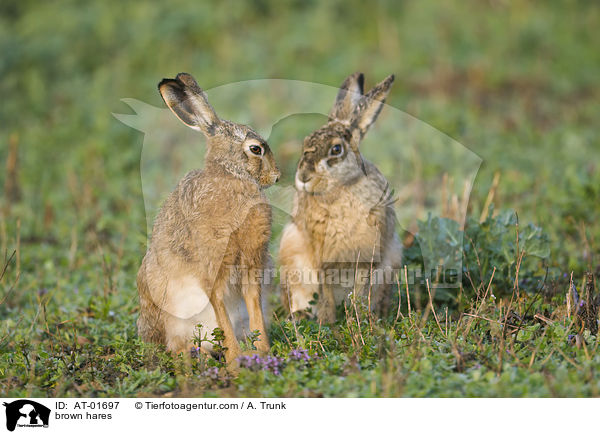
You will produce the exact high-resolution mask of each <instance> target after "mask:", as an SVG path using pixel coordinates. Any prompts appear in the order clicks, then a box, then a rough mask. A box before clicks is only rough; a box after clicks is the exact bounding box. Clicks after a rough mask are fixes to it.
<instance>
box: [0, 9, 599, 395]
mask: <svg viewBox="0 0 600 434" xmlns="http://www.w3.org/2000/svg"><path fill="white" fill-rule="evenodd" d="M211 3H212V2H208V3H206V4H199V3H198V2H190V1H184V0H178V1H175V2H170V3H169V4H168V5H167V4H160V3H156V4H153V5H151V6H150V5H144V4H141V3H125V4H123V3H120V2H100V1H97V2H88V4H85V5H83V4H80V3H79V2H75V1H62V2H52V3H44V4H39V3H36V2H32V1H25V2H22V1H21V2H16V1H15V2H13V1H8V2H3V4H2V6H0V51H1V52H2V53H3V54H2V56H1V58H0V75H1V76H2V81H1V82H0V91H1V94H2V97H3V101H2V104H1V105H0V124H1V125H2V129H1V131H0V161H2V162H3V165H2V167H6V170H2V171H0V185H3V186H5V188H4V190H3V193H2V196H1V200H0V206H1V207H2V212H1V214H0V249H1V250H0V255H1V256H0V267H3V266H4V264H6V270H5V272H4V273H2V268H0V273H2V274H3V277H2V279H1V280H0V291H1V292H0V394H1V395H6V396H137V395H166V396H190V395H195V396H197V395H204V396H248V395H251V396H258V395H261V396H262V395H264V396H598V395H599V392H598V388H599V387H600V384H599V383H598V382H599V380H600V378H599V377H598V374H597V373H596V372H598V368H599V367H600V359H599V358H598V357H599V356H598V354H597V351H596V346H597V341H596V336H595V334H593V333H592V331H594V330H593V323H594V321H595V317H594V321H591V322H590V320H588V319H587V317H586V315H587V313H586V312H587V311H585V312H584V313H581V314H576V313H574V312H572V311H568V309H567V303H566V297H567V291H568V288H569V281H570V275H571V272H573V280H574V284H575V285H576V287H577V290H578V291H579V292H580V293H582V294H584V297H585V294H590V297H593V296H594V295H595V291H597V288H596V287H595V286H594V285H590V286H589V288H588V289H587V290H583V289H582V288H583V287H586V286H588V285H587V283H586V282H589V281H592V280H593V279H592V278H591V277H586V272H588V271H589V272H591V273H592V276H595V278H597V276H598V272H599V268H598V267H599V263H598V254H599V253H600V247H599V244H598V239H599V238H600V227H599V226H598V223H597V219H598V215H599V213H600V202H599V201H598V198H599V197H600V168H599V166H598V164H599V162H600V158H599V157H600V151H599V150H600V140H599V135H598V129H597V124H598V119H599V115H600V105H599V104H598V100H599V97H600V95H599V93H600V90H599V88H598V84H597V77H598V76H600V51H599V50H598V49H597V43H596V41H597V40H598V37H599V36H600V35H599V31H598V29H599V28H600V8H599V7H598V5H596V4H595V3H594V2H585V1H579V2H575V1H566V0H565V1H548V2H544V3H543V4H541V3H538V4H537V5H534V3H533V2H527V1H516V2H500V1H493V2H479V1H453V2H434V1H420V2H404V3H400V4H398V3H397V2H386V1H380V2H377V3H376V4H374V5H373V6H369V7H366V6H364V5H361V4H359V2H354V1H351V2H323V3H320V2H319V3H318V2H293V3H291V4H290V5H287V6H285V7H284V6H283V4H280V3H279V2H273V1H268V0H263V1H254V2H250V3H247V4H246V5H238V4H237V3H234V2H231V3H228V2H214V3H212V4H211ZM357 70H360V71H363V72H364V73H365V74H366V77H367V81H368V83H369V84H372V83H374V82H375V81H376V80H380V79H382V78H383V77H384V76H386V75H387V74H389V73H391V72H393V73H395V74H396V84H395V85H394V88H393V90H392V93H391V95H390V98H389V100H388V102H389V104H390V105H392V106H394V107H396V108H398V109H400V110H403V111H404V112H406V113H408V114H410V115H412V116H414V117H416V118H418V119H420V120H421V121H423V122H426V123H428V124H430V125H431V126H433V127H434V128H436V129H437V130H439V131H441V132H443V133H445V134H448V135H449V136H450V137H452V138H453V139H454V140H456V141H457V142H459V143H461V144H463V145H464V146H466V147H467V148H469V149H471V150H472V151H474V152H475V153H476V154H478V155H479V156H480V157H481V158H482V160H483V164H482V166H481V168H480V170H479V172H478V173H477V177H476V179H475V184H474V186H473V191H472V194H471V196H470V199H469V203H468V215H469V216H470V217H471V219H472V222H473V223H472V225H471V226H470V228H471V229H467V231H469V230H471V232H468V233H469V234H470V236H471V237H473V236H475V235H477V237H478V241H476V242H475V247H473V248H472V250H471V251H468V249H469V247H468V246H469V245H468V244H465V249H466V250H467V254H468V255H469V256H468V261H467V262H466V266H467V268H468V269H467V271H469V272H470V277H471V280H473V283H472V284H471V282H470V281H469V279H468V278H467V277H464V278H463V279H461V281H462V282H463V287H462V290H461V291H460V293H459V294H458V295H457V294H453V296H452V297H446V296H445V295H444V294H443V293H438V294H435V300H434V304H433V305H434V307H435V312H436V316H437V318H438V320H439V327H438V323H437V322H436V320H435V316H434V315H433V311H431V309H430V308H428V294H427V292H426V289H425V288H424V287H423V285H413V286H411V288H410V293H411V301H412V312H411V315H410V317H409V315H408V310H407V304H406V296H405V295H406V294H405V289H404V287H401V290H402V291H401V293H402V295H403V296H402V309H401V314H402V315H401V316H400V318H399V319H398V320H397V321H395V312H394V314H392V316H391V317H389V318H385V319H383V320H377V319H375V318H372V317H370V316H369V314H368V312H366V311H365V309H364V306H363V305H362V304H361V303H360V302H358V303H357V304H356V305H352V306H349V308H350V309H351V312H350V314H347V313H346V312H344V310H343V309H342V308H341V309H340V311H339V315H338V319H339V321H338V323H337V324H335V325H333V326H331V327H325V326H323V327H321V328H319V326H318V324H317V323H315V322H314V321H308V320H304V319H303V320H297V321H291V320H289V319H285V318H284V317H283V316H282V315H279V316H278V318H279V320H274V321H273V324H272V325H271V329H270V334H271V336H270V337H271V341H272V346H273V350H272V356H277V357H282V358H284V359H285V360H288V362H286V366H285V367H282V370H281V373H280V375H275V374H273V373H272V372H266V371H253V370H250V369H242V371H241V372H240V375H239V376H238V377H237V378H232V377H230V376H229V374H227V373H226V372H225V371H224V370H221V371H219V372H218V374H214V375H213V374H207V372H212V371H207V364H208V365H211V364H214V361H210V360H204V359H194V360H189V359H187V360H186V359H182V358H179V357H173V356H171V355H170V354H168V353H166V352H164V351H163V350H162V349H160V348H156V347H155V346H152V345H147V344H144V343H142V342H140V341H139V339H138V338H137V336H136V330H135V320H136V317H137V291H136V288H135V274H136V272H137V268H138V266H139V263H140V261H141V258H142V257H143V254H144V252H145V248H146V216H145V213H144V201H143V195H142V184H141V180H140V158H141V150H142V145H143V141H144V136H143V134H142V133H140V132H139V131H136V130H134V129H131V128H129V127H127V126H126V125H124V124H122V123H120V122H119V121H118V120H116V119H115V118H114V117H113V116H112V115H111V113H123V112H127V110H128V109H127V107H126V106H125V105H123V103H121V102H120V99H121V98H125V97H129V98H136V99H139V100H141V101H145V102H147V103H149V104H153V105H155V106H162V103H161V101H160V97H159V95H158V93H157V92H156V83H157V82H158V81H159V80H160V79H161V78H162V77H168V76H174V75H175V74H176V73H178V72H180V71H187V72H190V73H193V74H194V75H195V76H196V78H197V79H198V81H199V82H200V84H201V85H202V86H204V87H205V88H207V89H210V88H212V87H216V86H219V85H224V84H227V83H231V82H236V81H242V80H249V79H264V78H285V79H294V80H303V81H308V82H315V83H323V84H327V85H330V86H338V85H339V84H340V83H341V81H342V80H343V78H344V77H346V76H347V75H348V74H350V73H352V72H354V71H357ZM255 98H256V100H254V101H253V103H254V104H256V105H257V106H260V105H266V106H268V105H269V104H272V101H270V95H262V94H261V95H256V97H255ZM325 109H327V108H325ZM240 112H243V107H242V108H241V109H240ZM308 120H309V123H311V125H312V124H313V123H314V124H316V125H318V122H319V120H318V119H314V118H310V117H309V118H308ZM313 121H314V122H313ZM293 122H296V121H295V120H294V118H290V119H289V120H288V121H286V123H285V124H282V125H281V128H280V129H279V130H275V131H274V132H273V136H272V137H271V140H270V142H271V146H272V148H273V149H274V151H275V155H276V156H277V159H278V162H279V164H280V165H281V167H282V168H285V169H286V172H285V173H284V175H285V176H287V177H288V178H287V179H289V177H291V176H292V175H293V167H294V165H295V163H296V161H297V159H298V157H299V156H298V153H297V152H296V148H294V146H291V145H286V142H285V140H286V134H287V135H288V136H289V131H297V130H298V129H296V130H294V129H293V128H291V130H289V131H288V130H287V129H286V128H287V127H286V125H288V124H290V123H293ZM298 122H300V121H298ZM375 128H377V127H375ZM301 138H302V137H301V136H299V137H293V139H294V140H301ZM287 139H290V140H291V139H292V138H289V137H287ZM290 143H292V144H293V143H294V142H290ZM286 146H287V147H286ZM370 152H372V153H373V157H374V158H375V159H377V158H379V159H381V160H386V157H387V155H385V154H384V151H382V150H378V149H372V150H370ZM15 156H17V157H18V164H17V165H16V166H15V165H14V164H13V163H12V161H13V157H15ZM4 162H6V166H5V164H4ZM419 164H420V167H421V172H420V180H419V182H420V183H422V184H421V185H427V183H428V182H431V181H432V180H433V179H437V178H436V177H440V176H441V175H442V174H440V173H439V164H438V162H435V161H428V160H423V161H420V162H419ZM13 168H16V170H14V171H13V170H12V169H13ZM496 173H498V174H499V177H500V178H499V185H498V188H497V190H496V192H495V195H494V198H493V204H494V206H495V209H496V210H499V211H500V213H499V214H498V216H502V215H506V216H508V215H512V216H514V213H509V212H507V211H506V210H515V211H516V212H517V213H518V217H519V227H518V230H519V232H520V233H527V232H526V231H527V230H529V231H530V232H529V233H533V234H534V235H535V237H539V243H540V244H539V245H537V247H540V246H545V247H547V252H546V251H542V250H539V249H537V250H535V249H534V250H535V252H534V253H537V254H538V255H537V256H535V255H533V254H531V252H526V253H527V255H526V256H525V259H524V262H523V264H522V268H520V269H519V273H521V274H520V276H519V277H518V278H517V279H516V280H515V277H516V274H517V265H518V263H519V255H520V253H521V252H522V250H523V246H522V245H521V246H520V248H517V246H516V245H515V243H514V241H513V240H515V239H516V231H517V226H516V221H515V220H511V219H513V218H514V217H507V220H506V221H505V223H506V224H501V222H499V221H494V222H489V223H488V224H487V226H486V224H482V225H478V224H476V223H475V222H476V221H478V220H479V217H480V215H481V213H482V210H483V208H484V204H485V202H486V198H487V196H488V193H489V191H490V187H491V184H492V179H493V177H494V174H496ZM434 196H435V195H434ZM438 201H439V199H438ZM433 208H434V209H437V210H438V211H440V210H441V208H442V204H441V203H439V202H437V203H434V205H433ZM505 212H506V213H505ZM440 214H441V211H440ZM498 218H500V217H498ZM417 221H421V227H426V222H427V216H426V215H425V214H421V215H416V214H415V215H414V217H413V222H412V223H413V225H414V227H415V228H416V227H417ZM446 223H447V222H446ZM530 223H532V224H533V225H535V226H530V229H526V228H527V227H528V225H529V224H530ZM448 224H449V223H448ZM537 228H539V229H540V231H539V232H536V231H537ZM280 230H281V227H280V226H277V227H274V236H277V234H278V233H279V231H280ZM420 236H421V237H422V239H427V237H433V238H432V239H434V240H436V242H439V243H442V244H440V245H443V243H444V242H445V241H444V240H440V239H437V238H435V237H436V233H435V231H434V232H427V231H422V232H421V233H420ZM536 239H538V238H536ZM405 241H406V243H407V244H410V237H406V238H405ZM473 251H477V253H478V255H475V254H474V252H473ZM13 252H15V254H14V256H12V257H11V254H12V253H13ZM272 253H273V255H274V256H275V257H276V256H277V251H276V248H273V251H272ZM412 253H414V251H413V250H411V248H410V247H409V248H408V250H407V257H406V261H407V263H408V264H409V265H412V266H419V264H420V263H421V262H420V261H421V259H420V258H419V257H418V254H414V255H413V256H411V255H412ZM478 256H479V259H480V262H481V263H480V264H478V263H477V259H476V258H477V257H478ZM486 260H487V262H486ZM494 267H495V268H496V271H495V275H494V278H493V279H492V280H491V282H492V283H491V285H490V291H489V292H488V293H487V295H485V293H486V289H487V285H488V282H490V279H491V274H492V272H493V270H494ZM481 268H485V269H484V270H481ZM515 281H516V282H517V283H518V284H519V294H518V297H517V295H516V291H513V287H514V286H515ZM491 294H494V297H495V298H492V297H491ZM446 295H447V294H446ZM484 295H485V296H484ZM513 295H514V297H513ZM394 303H397V299H395V300H394ZM589 305H590V303H589V302H588V306H589ZM393 306H394V309H395V308H396V306H397V304H394V305H393ZM446 307H448V325H447V327H446ZM354 309H356V311H354V315H353V314H352V311H353V310H354ZM511 311H512V312H513V313H511ZM279 313H280V314H281V311H280V310H279ZM466 314H470V315H476V317H473V316H469V315H466ZM357 317H358V321H357ZM586 328H587V330H586ZM570 335H573V336H571V337H569V336H570ZM293 348H305V349H307V350H309V353H310V355H311V359H310V361H309V362H300V361H289V359H288V354H289V352H290V350H291V349H293Z"/></svg>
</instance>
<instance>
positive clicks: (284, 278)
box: [279, 223, 321, 312]
mask: <svg viewBox="0 0 600 434" xmlns="http://www.w3.org/2000/svg"><path fill="white" fill-rule="evenodd" d="M279 261H280V263H281V290H282V291H281V293H282V302H283V306H284V307H285V308H286V309H288V310H289V311H290V312H297V311H304V310H306V309H308V308H310V307H311V304H310V302H311V301H312V300H313V299H314V294H318V293H319V281H320V279H319V277H320V274H321V273H319V271H318V270H317V268H316V267H315V266H314V264H313V262H314V261H313V259H312V257H311V254H310V249H309V243H308V241H307V240H306V238H305V237H304V235H303V234H302V233H301V232H300V231H299V230H298V227H297V226H296V225H295V224H294V223H288V224H287V225H286V226H285V228H284V229H283V234H282V236H281V243H280V249H279Z"/></svg>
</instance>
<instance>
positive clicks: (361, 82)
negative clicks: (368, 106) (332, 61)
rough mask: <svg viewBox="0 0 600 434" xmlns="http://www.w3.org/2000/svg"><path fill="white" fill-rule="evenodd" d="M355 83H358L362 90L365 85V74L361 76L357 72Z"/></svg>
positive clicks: (360, 73)
mask: <svg viewBox="0 0 600 434" xmlns="http://www.w3.org/2000/svg"><path fill="white" fill-rule="evenodd" d="M356 81H357V82H358V85H359V86H360V88H361V89H362V88H363V87H364V85H365V74H363V73H362V72H359V73H358V74H357V77H356Z"/></svg>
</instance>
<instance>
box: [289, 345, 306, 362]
mask: <svg viewBox="0 0 600 434" xmlns="http://www.w3.org/2000/svg"><path fill="white" fill-rule="evenodd" d="M288 357H289V358H290V360H294V361H296V362H300V361H302V362H308V361H309V360H310V356H309V355H308V350H305V349H303V348H297V349H294V350H292V351H290V353H289V354H288Z"/></svg>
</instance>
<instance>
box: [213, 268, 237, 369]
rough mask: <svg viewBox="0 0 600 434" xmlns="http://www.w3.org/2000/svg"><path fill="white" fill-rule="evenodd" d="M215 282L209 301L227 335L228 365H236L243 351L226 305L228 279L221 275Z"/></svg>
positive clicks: (226, 355)
mask: <svg viewBox="0 0 600 434" xmlns="http://www.w3.org/2000/svg"><path fill="white" fill-rule="evenodd" d="M219 274H220V276H219V277H217V279H216V280H215V282H214V284H213V286H212V290H211V291H210V295H209V299H210V304H211V305H212V307H213V310H214V313H215V318H216V320H217V325H218V326H219V327H220V328H221V330H223V334H224V335H225V341H224V343H223V344H224V346H225V347H226V348H227V350H226V351H225V359H226V360H227V364H229V365H234V364H235V363H237V359H238V357H239V356H240V355H241V354H242V349H241V348H240V344H239V342H238V341H237V338H236V334H235V331H234V328H233V324H232V323H231V319H230V318H229V313H228V312H227V307H226V304H225V295H226V293H227V279H226V277H225V276H223V275H221V273H219Z"/></svg>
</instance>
